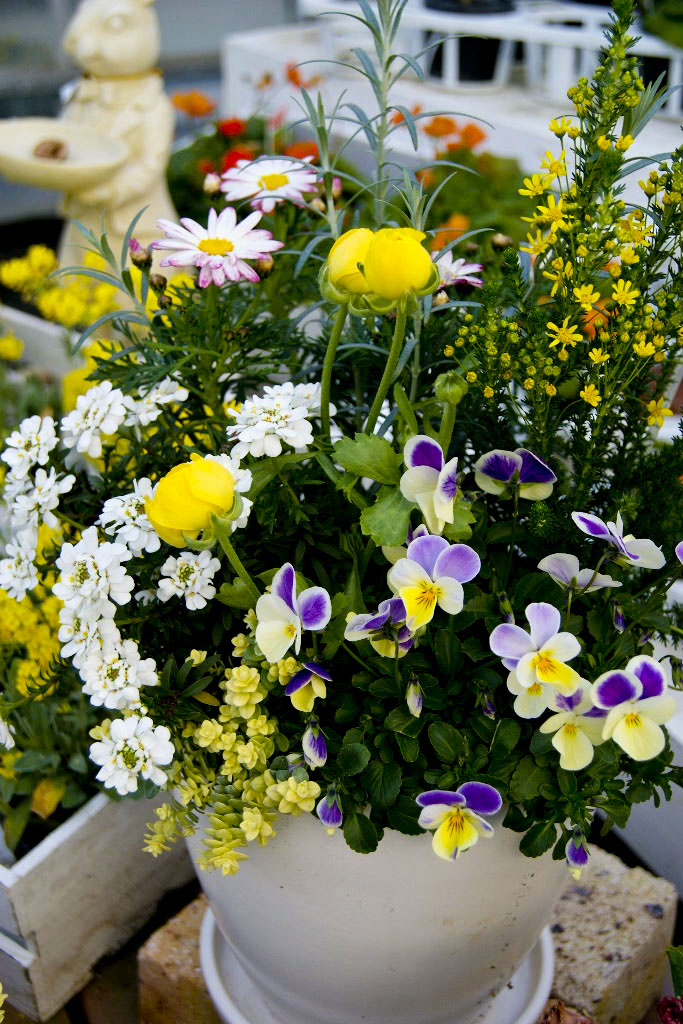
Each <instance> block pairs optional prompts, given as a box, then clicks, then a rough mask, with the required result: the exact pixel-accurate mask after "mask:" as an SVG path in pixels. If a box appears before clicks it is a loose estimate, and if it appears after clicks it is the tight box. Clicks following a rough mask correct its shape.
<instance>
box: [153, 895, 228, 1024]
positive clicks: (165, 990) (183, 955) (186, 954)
mask: <svg viewBox="0 0 683 1024" xmlns="http://www.w3.org/2000/svg"><path fill="white" fill-rule="evenodd" d="M205 910H206V900H205V899H204V897H203V896H200V897H198V899H196V900H194V901H193V902H192V903H190V904H189V905H188V906H187V907H185V909H184V910H181V912H180V913H179V914H176V916H175V917H174V918H172V919H171V920H170V921H169V922H168V924H165V925H164V926H163V928H160V929H159V930H158V931H156V932H155V933H154V935H152V936H151V937H150V938H149V939H148V940H147V942H146V943H145V944H144V946H141V947H140V950H139V952H138V984H139V1003H140V1024H220V1019H219V1017H218V1014H217V1013H216V1011H215V1010H214V1008H213V1004H212V1002H211V999H210V998H209V993H208V992H207V991H206V986H205V984H204V978H203V977H202V969H201V967H200V965H199V930H200V928H201V923H202V917H203V916H204V911H205Z"/></svg>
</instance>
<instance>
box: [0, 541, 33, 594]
mask: <svg viewBox="0 0 683 1024" xmlns="http://www.w3.org/2000/svg"><path fill="white" fill-rule="evenodd" d="M36 543H37V538H36V532H35V530H30V529H29V530H21V531H20V532H19V533H18V534H17V535H16V536H15V537H14V538H13V540H11V541H10V542H9V543H8V544H7V545H6V547H5V551H6V553H7V557H6V558H3V559H2V560H1V561H0V588H1V589H2V590H4V591H6V592H7V595H8V596H9V597H13V598H14V600H15V601H23V599H24V598H25V597H26V593H27V591H29V590H33V588H34V587H35V586H37V585H38V570H37V569H36V567H35V564H34V561H33V560H34V558H35V557H36Z"/></svg>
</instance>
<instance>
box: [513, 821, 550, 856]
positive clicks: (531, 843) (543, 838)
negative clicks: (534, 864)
mask: <svg viewBox="0 0 683 1024" xmlns="http://www.w3.org/2000/svg"><path fill="white" fill-rule="evenodd" d="M556 840H557V825H556V824H555V822H554V821H537V822H536V824H535V825H532V826H531V828H530V829H529V831H528V832H527V833H526V835H525V836H524V837H523V839H522V841H521V843H520V844H519V848H520V850H521V851H522V853H523V854H524V856H525V857H540V856H541V854H542V853H545V852H546V850H549V849H550V847H551V846H554V845H555V842H556Z"/></svg>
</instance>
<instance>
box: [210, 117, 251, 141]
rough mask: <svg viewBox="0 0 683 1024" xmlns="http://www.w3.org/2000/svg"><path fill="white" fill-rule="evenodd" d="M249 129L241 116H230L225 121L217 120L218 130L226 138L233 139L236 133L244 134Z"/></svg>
mask: <svg viewBox="0 0 683 1024" xmlns="http://www.w3.org/2000/svg"><path fill="white" fill-rule="evenodd" d="M246 129H247V122H246V121H243V120H242V118H241V117H229V118H226V119H225V120H223V121H216V131H217V132H218V133H219V135H222V136H223V138H224V139H233V138H234V137H235V136H236V135H244V133H245V131H246Z"/></svg>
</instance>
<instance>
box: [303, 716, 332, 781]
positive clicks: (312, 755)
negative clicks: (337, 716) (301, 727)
mask: <svg viewBox="0 0 683 1024" xmlns="http://www.w3.org/2000/svg"><path fill="white" fill-rule="evenodd" d="M301 749H302V750H303V754H304V761H305V762H306V764H307V765H308V766H309V768H322V767H323V766H324V764H325V762H326V761H327V744H326V742H325V737H324V736H323V732H322V729H321V728H320V722H319V721H318V719H317V718H316V716H315V715H311V716H310V718H309V719H308V721H307V722H306V732H305V733H304V734H303V736H302V738H301Z"/></svg>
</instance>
